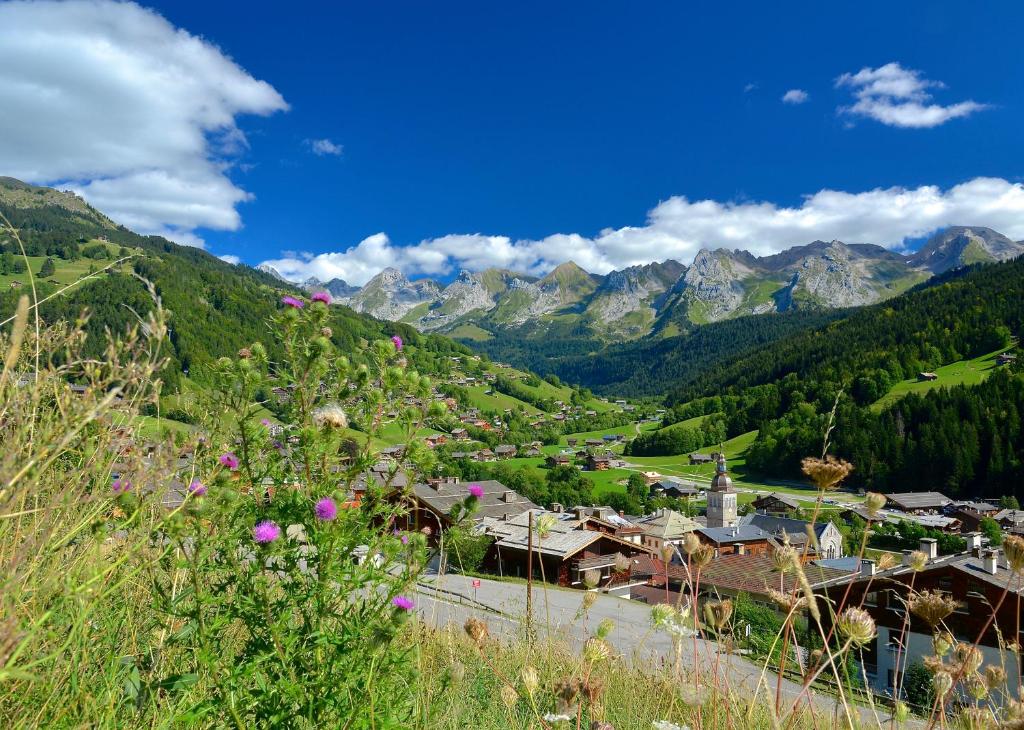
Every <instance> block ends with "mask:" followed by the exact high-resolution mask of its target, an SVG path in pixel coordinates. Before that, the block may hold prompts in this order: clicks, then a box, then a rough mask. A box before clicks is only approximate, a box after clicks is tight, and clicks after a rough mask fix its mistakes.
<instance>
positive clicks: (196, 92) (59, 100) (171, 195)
mask: <svg viewBox="0 0 1024 730" xmlns="http://www.w3.org/2000/svg"><path fill="white" fill-rule="evenodd" d="M287 108H288V105H287V103H286V102H285V100H284V99H283V98H282V97H281V95H280V94H279V93H278V92H277V91H275V90H274V88H273V87H272V86H270V85H269V84H267V83H266V82H264V81H259V80H257V79H255V78H253V77H252V76H251V75H250V74H249V73H247V72H246V71H245V70H244V69H242V68H241V67H239V66H238V65H237V64H236V63H235V62H234V61H232V60H231V59H230V58H228V57H227V56H226V55H225V54H224V53H223V52H222V51H221V50H220V49H218V48H217V47H215V46H213V45H211V44H210V43H209V42H207V41H205V40H203V39H201V38H197V37H195V36H193V35H191V34H189V33H188V32H187V31H185V30H182V29H179V28H175V27H174V26H173V25H171V24H170V23H169V22H167V21H166V20H165V19H164V18H163V17H161V16H160V15H158V14H156V13H154V12H152V11H150V10H147V9H144V8H141V7H139V6H138V5H135V4H128V3H118V2H111V1H109V0H89V1H85V0H71V1H70V2H49V1H46V0H40V1H37V2H7V3H2V4H0V160H2V161H3V164H4V174H7V175H12V176H14V177H18V178H21V179H24V180H28V181H31V182H35V183H42V184H57V185H60V186H61V187H64V188H71V189H73V190H75V191H76V192H78V193H80V194H81V195H82V196H83V197H84V198H86V199H87V200H88V201H89V202H91V203H93V204H95V205H96V206H97V207H99V208H100V209H102V210H103V211H104V212H106V213H107V214H109V215H110V216H111V217H112V218H114V219H115V220H117V221H118V222H119V223H123V224H124V225H126V226H129V227H131V228H133V229H136V230H138V231H140V232H143V233H158V234H162V235H166V236H168V237H169V238H173V239H175V240H177V241H180V242H183V243H189V244H192V245H201V244H202V241H201V239H200V238H199V236H198V235H197V234H196V233H195V230H196V229H197V228H212V229H218V230H236V229H238V228H239V227H240V226H241V218H240V216H239V214H238V210H237V206H238V204H239V203H242V202H244V201H247V200H250V199H251V197H252V196H251V195H250V194H249V193H247V192H246V191H244V190H242V189H241V188H239V187H238V186H236V185H235V184H234V183H233V182H232V181H231V179H230V178H229V177H228V171H229V169H230V165H231V159H232V157H234V156H235V155H238V154H239V153H241V152H243V151H244V150H245V149H247V147H248V142H247V140H246V138H245V135H244V134H243V132H242V131H241V130H240V129H239V128H238V126H237V124H236V118H237V117H238V116H239V115H242V114H258V115H266V114H271V113H273V112H276V111H281V110H286V109H287ZM5 112H6V113H5Z"/></svg>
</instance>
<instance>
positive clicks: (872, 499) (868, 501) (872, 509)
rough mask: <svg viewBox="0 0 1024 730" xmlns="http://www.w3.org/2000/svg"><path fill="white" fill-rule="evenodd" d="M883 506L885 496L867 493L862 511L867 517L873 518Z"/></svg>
mask: <svg viewBox="0 0 1024 730" xmlns="http://www.w3.org/2000/svg"><path fill="white" fill-rule="evenodd" d="M884 506H885V496H884V495H881V494H879V493H878V492H868V493H867V495H866V496H865V497H864V509H865V511H866V512H867V513H868V516H869V517H874V516H875V515H877V514H878V513H879V511H880V510H881V509H882V507H884Z"/></svg>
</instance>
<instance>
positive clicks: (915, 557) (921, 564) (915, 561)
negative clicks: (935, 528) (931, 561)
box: [910, 550, 928, 573]
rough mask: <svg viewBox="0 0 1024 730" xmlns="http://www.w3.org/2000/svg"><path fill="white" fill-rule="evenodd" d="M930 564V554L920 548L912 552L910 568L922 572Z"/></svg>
mask: <svg viewBox="0 0 1024 730" xmlns="http://www.w3.org/2000/svg"><path fill="white" fill-rule="evenodd" d="M927 565H928V554H927V553H923V552H921V551H920V550H915V551H914V552H912V553H910V569H911V570H912V571H914V572H915V573H920V572H921V571H922V570H924V569H925V566H927Z"/></svg>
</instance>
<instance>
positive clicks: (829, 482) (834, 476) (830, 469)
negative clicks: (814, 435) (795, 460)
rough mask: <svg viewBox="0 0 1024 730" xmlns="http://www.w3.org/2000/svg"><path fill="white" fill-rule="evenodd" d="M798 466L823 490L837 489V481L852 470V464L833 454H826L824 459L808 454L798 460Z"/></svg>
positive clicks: (844, 477) (840, 480)
mask: <svg viewBox="0 0 1024 730" xmlns="http://www.w3.org/2000/svg"><path fill="white" fill-rule="evenodd" d="M800 466H801V468H802V470H803V472H804V474H806V475H807V476H808V477H809V478H810V480H811V481H812V482H814V485H815V486H816V487H817V488H818V489H819V490H821V491H823V492H828V491H832V490H833V489H837V488H838V487H839V483H840V482H842V481H843V480H844V479H846V477H847V476H848V475H849V474H850V472H851V471H853V464H851V463H850V462H848V461H844V460H843V459H837V458H836V457H834V456H826V457H825V458H824V459H818V458H815V457H810V456H809V457H807V458H805V459H804V460H803V461H801V462H800Z"/></svg>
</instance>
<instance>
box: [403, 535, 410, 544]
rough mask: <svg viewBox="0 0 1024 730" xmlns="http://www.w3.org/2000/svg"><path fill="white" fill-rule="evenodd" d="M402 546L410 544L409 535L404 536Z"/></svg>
mask: <svg viewBox="0 0 1024 730" xmlns="http://www.w3.org/2000/svg"><path fill="white" fill-rule="evenodd" d="M402 544H403V545H408V544H409V536H408V535H402Z"/></svg>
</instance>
